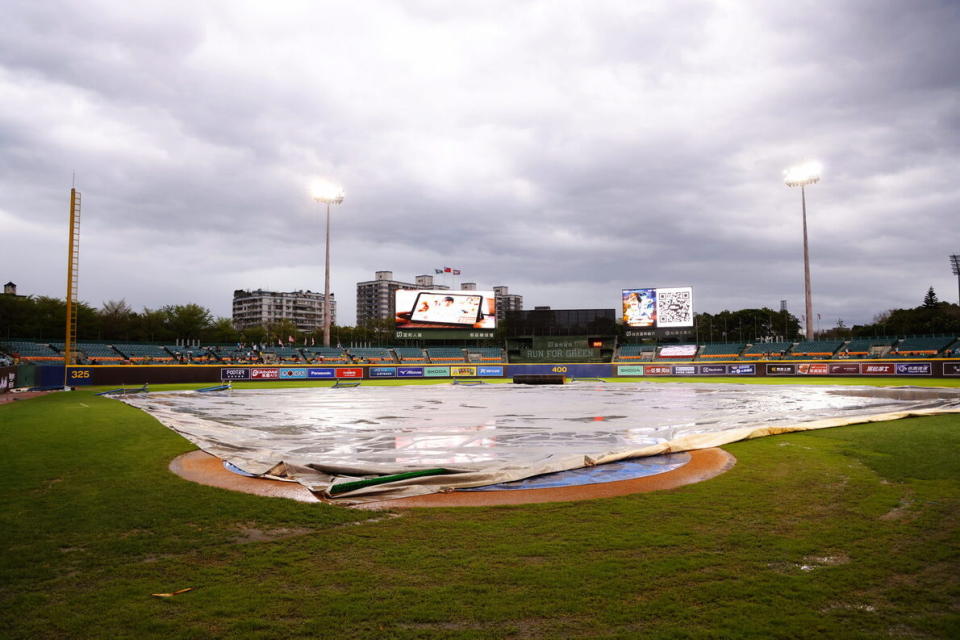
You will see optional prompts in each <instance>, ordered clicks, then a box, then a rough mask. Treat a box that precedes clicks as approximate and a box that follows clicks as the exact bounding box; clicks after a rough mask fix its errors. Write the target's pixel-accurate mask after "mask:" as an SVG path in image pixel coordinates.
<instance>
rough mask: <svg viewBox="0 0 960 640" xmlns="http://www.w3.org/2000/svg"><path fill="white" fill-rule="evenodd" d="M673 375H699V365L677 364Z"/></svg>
mask: <svg viewBox="0 0 960 640" xmlns="http://www.w3.org/2000/svg"><path fill="white" fill-rule="evenodd" d="M673 375H675V376H695V375H697V367H696V366H694V365H692V364H685V365H677V366H675V367H674V368H673Z"/></svg>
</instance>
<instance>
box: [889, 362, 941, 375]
mask: <svg viewBox="0 0 960 640" xmlns="http://www.w3.org/2000/svg"><path fill="white" fill-rule="evenodd" d="M897 375H898V376H929V375H933V365H931V364H930V363H929V362H898V363H897Z"/></svg>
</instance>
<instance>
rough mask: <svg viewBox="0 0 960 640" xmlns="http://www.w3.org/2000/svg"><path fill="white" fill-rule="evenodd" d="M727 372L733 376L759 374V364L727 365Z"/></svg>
mask: <svg viewBox="0 0 960 640" xmlns="http://www.w3.org/2000/svg"><path fill="white" fill-rule="evenodd" d="M727 373H729V374H730V375H733V376H753V375H756V374H757V365H755V364H731V365H729V366H728V367H727Z"/></svg>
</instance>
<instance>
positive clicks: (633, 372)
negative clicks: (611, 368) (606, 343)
mask: <svg viewBox="0 0 960 640" xmlns="http://www.w3.org/2000/svg"><path fill="white" fill-rule="evenodd" d="M617 375H618V376H642V375H643V367H642V366H640V365H636V364H630V365H621V366H618V367H617Z"/></svg>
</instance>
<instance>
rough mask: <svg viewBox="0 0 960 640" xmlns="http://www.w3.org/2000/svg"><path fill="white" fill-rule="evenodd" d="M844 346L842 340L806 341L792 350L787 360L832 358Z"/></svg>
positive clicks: (799, 343)
mask: <svg viewBox="0 0 960 640" xmlns="http://www.w3.org/2000/svg"><path fill="white" fill-rule="evenodd" d="M842 345H843V341H842V340H804V341H803V342H798V343H797V344H796V345H795V346H794V347H793V348H792V349H790V352H789V353H788V354H787V359H788V360H800V359H810V358H820V359H827V358H831V357H833V354H834V353H836V352H837V350H838V349H839V348H840V347H841V346H842Z"/></svg>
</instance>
